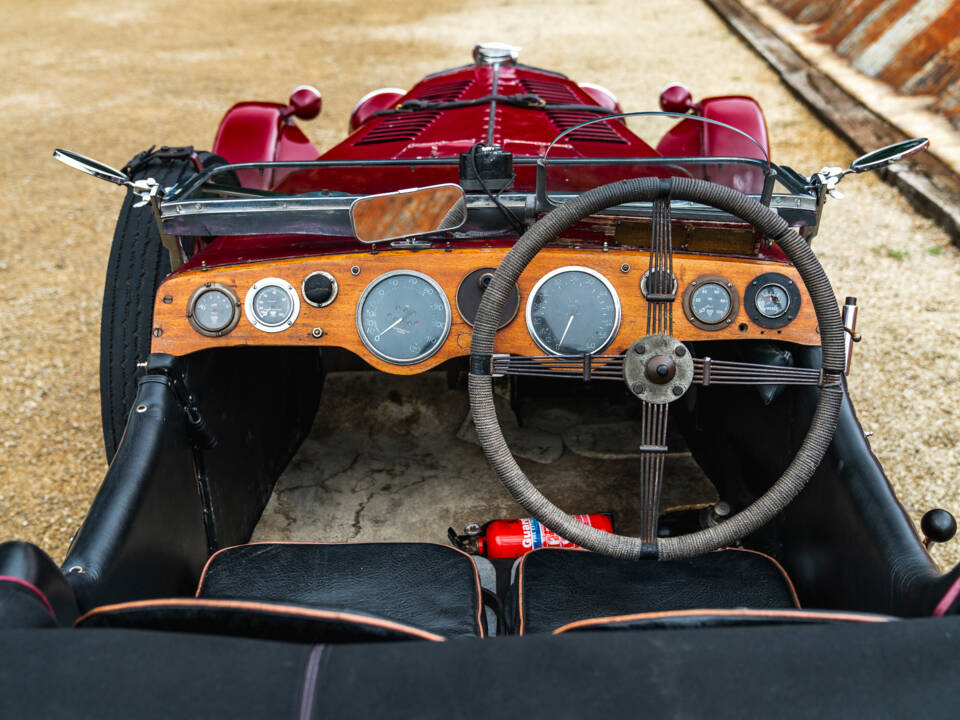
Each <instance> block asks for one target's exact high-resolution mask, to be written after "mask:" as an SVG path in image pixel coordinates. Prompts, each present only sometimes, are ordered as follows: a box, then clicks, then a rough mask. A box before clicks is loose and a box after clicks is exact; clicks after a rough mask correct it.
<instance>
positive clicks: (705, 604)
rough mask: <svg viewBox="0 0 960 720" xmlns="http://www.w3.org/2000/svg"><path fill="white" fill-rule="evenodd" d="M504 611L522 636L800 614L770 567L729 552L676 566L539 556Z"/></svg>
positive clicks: (777, 570)
mask: <svg viewBox="0 0 960 720" xmlns="http://www.w3.org/2000/svg"><path fill="white" fill-rule="evenodd" d="M510 605H511V607H510V613H509V621H510V624H511V627H512V629H513V631H514V632H518V633H521V634H523V633H538V632H552V631H553V630H555V629H556V628H558V627H561V626H563V625H567V624H569V623H572V622H576V621H578V620H584V619H587V618H598V617H608V616H618V615H627V614H633V613H649V612H660V611H670V610H692V609H701V608H740V607H746V608H754V609H761V608H796V607H797V606H798V604H797V600H796V593H795V592H794V590H793V586H792V585H791V584H790V580H789V578H788V577H787V576H786V574H785V573H784V572H783V570H782V568H781V567H780V566H779V565H778V564H777V563H776V562H775V561H774V560H773V559H771V558H770V557H768V556H766V555H763V554H762V553H756V552H752V551H749V550H734V549H729V550H721V551H718V552H712V553H708V554H706V555H702V556H700V557H698V558H694V559H692V560H681V561H677V562H657V561H655V560H648V561H647V560H641V561H631V560H617V559H615V558H610V557H606V556H603V555H597V554H595V553H588V552H584V551H580V550H556V549H543V550H537V551H535V552H532V553H528V554H527V555H525V556H524V557H523V559H522V560H521V562H520V564H519V565H518V567H517V571H516V577H515V579H514V583H513V602H512V603H511V604H510Z"/></svg>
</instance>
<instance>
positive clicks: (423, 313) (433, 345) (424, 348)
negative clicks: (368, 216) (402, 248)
mask: <svg viewBox="0 0 960 720" xmlns="http://www.w3.org/2000/svg"><path fill="white" fill-rule="evenodd" d="M357 331H358V332H359V333H360V340H362V341H363V344H364V345H365V346H366V348H367V349H368V350H369V351H370V352H372V353H373V354H374V355H376V356H377V357H378V358H380V359H381V360H386V361H387V362H389V363H393V364H394V365H412V364H414V363H418V362H420V361H421V360H426V359H427V358H428V357H430V356H431V355H433V354H434V353H435V352H437V350H439V349H440V346H441V345H443V342H444V340H446V339H447V335H448V334H449V333H450V302H449V301H448V300H447V296H446V295H444V294H443V290H442V289H441V288H440V286H439V285H438V284H437V283H436V281H435V280H434V279H433V278H431V277H429V276H428V275H424V274H423V273H419V272H415V271H413V270H394V271H391V272H388V273H385V274H383V275H381V276H380V277H378V278H376V279H375V280H374V281H373V282H371V283H370V284H369V285H368V286H367V288H366V289H365V290H364V291H363V294H362V295H361V296H360V302H358V303H357Z"/></svg>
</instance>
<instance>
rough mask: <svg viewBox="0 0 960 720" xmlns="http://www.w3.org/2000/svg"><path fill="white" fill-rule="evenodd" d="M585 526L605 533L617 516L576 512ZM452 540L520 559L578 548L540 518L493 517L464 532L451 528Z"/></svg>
mask: <svg viewBox="0 0 960 720" xmlns="http://www.w3.org/2000/svg"><path fill="white" fill-rule="evenodd" d="M573 519H574V520H579V521H580V522H582V523H583V524H584V525H589V526H590V527H595V528H597V530H603V531H604V532H610V533H612V532H613V519H612V518H611V517H610V515H609V514H608V513H589V514H585V515H574V516H573ZM449 535H450V540H451V542H452V543H453V544H454V545H456V546H457V547H459V548H460V549H462V550H466V551H467V552H471V553H474V554H477V555H483V556H485V557H488V558H491V559H497V558H518V557H520V556H522V555H525V554H527V553H528V552H530V551H531V550H536V549H538V548H544V547H547V548H550V547H554V548H577V547H579V546H578V545H574V544H573V543H572V542H570V541H569V540H566V539H565V538H562V537H560V536H559V535H557V534H556V533H555V532H554V531H553V530H551V529H550V528H548V527H546V526H545V525H544V524H543V523H541V522H540V521H539V520H537V519H536V518H515V519H511V520H491V521H490V522H488V523H487V524H486V525H480V524H478V523H470V524H469V525H467V526H466V527H465V528H464V534H463V535H457V533H456V532H455V531H454V530H453V528H450V530H449Z"/></svg>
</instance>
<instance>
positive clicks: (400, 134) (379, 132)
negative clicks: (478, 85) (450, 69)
mask: <svg viewBox="0 0 960 720" xmlns="http://www.w3.org/2000/svg"><path fill="white" fill-rule="evenodd" d="M471 84H473V80H470V79H467V80H451V81H449V82H444V83H437V84H436V85H431V86H430V87H428V88H427V89H426V90H424V91H423V92H422V93H417V94H416V95H414V96H412V97H413V98H416V99H418V100H430V101H433V102H450V101H451V100H459V99H460V96H461V95H463V93H464V92H465V91H466V89H467V88H468V87H470V85H471ZM438 117H440V112H439V111H434V110H425V111H421V112H413V113H397V114H396V115H387V116H386V117H385V118H384V119H383V121H382V122H381V123H380V124H378V125H377V126H376V127H375V128H374V129H373V130H371V131H370V132H368V133H367V134H366V135H364V137H363V139H362V140H358V141H357V143H356V144H357V145H376V144H378V143H389V142H413V141H414V140H416V139H417V138H418V137H420V134H421V133H422V132H423V131H424V130H426V129H427V128H428V127H430V124H431V123H432V122H433V121H434V120H436V119H437V118H438Z"/></svg>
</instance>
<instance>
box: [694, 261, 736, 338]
mask: <svg viewBox="0 0 960 720" xmlns="http://www.w3.org/2000/svg"><path fill="white" fill-rule="evenodd" d="M681 301H682V303H683V314H684V316H685V317H686V318H687V320H688V321H689V322H690V324H691V325H693V326H694V327H697V328H700V329H701V330H721V329H723V328H725V327H727V326H728V325H730V323H732V322H733V319H734V318H735V317H736V316H737V312H738V311H739V310H740V296H739V294H738V293H737V291H736V289H735V288H734V287H733V283H732V282H730V281H729V280H727V279H726V278H725V277H723V276H722V275H701V276H700V277H698V278H697V279H696V280H693V281H691V282H690V284H689V285H687V289H686V290H684V291H683V297H682V299H681Z"/></svg>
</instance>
